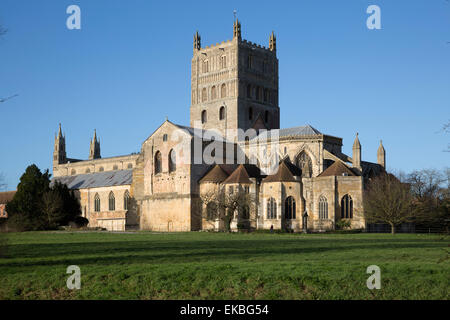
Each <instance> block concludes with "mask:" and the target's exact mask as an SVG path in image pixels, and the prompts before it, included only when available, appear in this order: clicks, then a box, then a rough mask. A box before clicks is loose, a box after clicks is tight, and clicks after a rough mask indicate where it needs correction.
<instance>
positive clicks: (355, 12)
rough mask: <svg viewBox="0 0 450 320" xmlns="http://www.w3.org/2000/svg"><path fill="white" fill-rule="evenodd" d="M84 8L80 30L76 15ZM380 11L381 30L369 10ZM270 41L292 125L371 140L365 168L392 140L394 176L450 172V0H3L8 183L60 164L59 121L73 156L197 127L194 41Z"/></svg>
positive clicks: (1, 115)
mask: <svg viewBox="0 0 450 320" xmlns="http://www.w3.org/2000/svg"><path fill="white" fill-rule="evenodd" d="M71 4H77V5H79V6H80V8H81V17H82V22H81V30H68V29H67V28H66V19H67V17H68V14H66V8H67V7H68V6H69V5H71ZM371 4H375V5H378V6H379V7H380V8H381V24H382V29H381V30H368V29H367V27H366V19H367V17H368V16H369V15H368V14H367V13H366V9H367V7H368V6H369V5H371ZM234 9H236V10H237V11H238V17H239V20H240V21H241V22H242V35H243V38H245V39H248V40H250V41H252V42H257V43H260V44H262V45H265V46H267V45H268V41H269V34H270V32H271V31H272V30H274V31H275V33H276V35H277V49H278V58H279V67H280V70H279V75H280V101H279V102H280V108H281V126H282V127H292V126H298V125H303V124H311V125H312V126H313V127H315V128H317V129H318V130H320V131H321V132H323V133H326V134H330V135H334V136H339V137H342V138H343V139H344V146H343V151H344V152H345V153H347V154H351V147H352V144H353V140H354V136H355V133H356V132H359V136H360V141H361V144H362V156H363V159H364V160H367V161H376V151H377V147H378V144H379V140H380V139H383V144H384V146H385V149H386V152H387V165H388V168H389V169H393V170H403V171H406V172H408V171H411V170H413V169H420V168H443V167H445V166H448V165H449V157H450V153H448V152H447V153H446V152H443V150H444V149H445V148H446V146H447V144H448V140H449V136H448V135H445V134H444V133H443V132H442V131H441V128H442V126H443V124H444V123H445V122H447V121H448V120H449V119H450V44H448V43H447V42H450V1H447V0H417V1H401V0H396V1H392V0H390V1H381V0H371V1H364V0H347V1H333V0H329V1H322V0H321V1H318V0H310V1H281V0H280V1H265V0H258V1H144V0H131V1H125V0H122V1H117V0H95V1H93V0H84V1H76V0H71V1H65V0H54V1H52V0H46V1H44V0H41V1H25V0H2V1H1V2H0V22H1V23H2V24H4V25H5V27H7V28H8V30H9V32H8V33H7V34H6V36H4V37H3V38H2V39H0V97H3V98H4V97H7V96H10V95H13V94H16V93H17V94H19V96H18V97H16V98H14V99H11V100H8V101H7V102H4V103H0V119H1V121H0V128H1V135H0V150H1V151H0V172H2V173H3V174H4V176H5V178H6V182H7V184H8V189H9V190H12V189H15V188H16V185H17V183H18V181H19V178H20V175H21V174H22V173H23V171H24V170H25V168H26V167H27V166H28V165H29V164H32V163H35V164H37V165H38V166H39V167H40V168H41V169H46V168H50V169H51V160H52V150H53V142H54V135H55V133H56V131H57V127H58V123H60V122H61V123H62V126H63V130H64V131H65V134H66V143H67V145H66V149H67V152H68V156H69V157H73V158H83V159H84V158H87V157H88V152H89V140H90V138H91V137H92V135H93V131H94V129H97V133H98V135H99V136H100V138H101V148H102V156H103V157H108V156H114V155H123V154H129V153H132V152H138V151H139V150H140V147H141V143H142V142H143V141H144V140H145V138H146V137H148V136H149V135H150V134H151V133H152V132H153V131H154V130H155V129H156V128H157V127H158V126H159V125H160V124H161V123H162V122H163V121H164V119H165V117H166V116H167V117H168V118H169V120H171V121H173V122H175V123H180V124H186V125H188V124H189V104H190V98H189V93H190V59H191V56H192V36H193V34H194V32H195V31H196V30H198V31H199V32H200V34H201V36H202V46H205V45H209V44H215V43H217V42H221V41H223V40H227V39H230V38H231V37H232V23H233V10H234Z"/></svg>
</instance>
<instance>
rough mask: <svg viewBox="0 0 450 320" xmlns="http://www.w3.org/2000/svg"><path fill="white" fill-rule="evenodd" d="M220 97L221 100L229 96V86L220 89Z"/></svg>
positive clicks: (223, 85)
mask: <svg viewBox="0 0 450 320" xmlns="http://www.w3.org/2000/svg"><path fill="white" fill-rule="evenodd" d="M220 96H221V98H226V96H227V85H226V84H225V83H224V84H222V86H221V87H220Z"/></svg>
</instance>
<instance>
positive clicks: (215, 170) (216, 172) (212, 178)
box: [199, 164, 229, 183]
mask: <svg viewBox="0 0 450 320" xmlns="http://www.w3.org/2000/svg"><path fill="white" fill-rule="evenodd" d="M228 176H229V174H228V173H227V172H226V171H225V170H224V169H222V167H221V166H220V165H218V164H216V165H215V166H214V167H212V169H211V170H209V171H208V172H207V173H206V174H205V175H204V176H203V178H201V179H200V181H199V183H203V182H213V183H221V182H223V181H224V180H225V179H226V178H228Z"/></svg>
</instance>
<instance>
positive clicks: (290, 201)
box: [53, 20, 386, 232]
mask: <svg viewBox="0 0 450 320" xmlns="http://www.w3.org/2000/svg"><path fill="white" fill-rule="evenodd" d="M278 100H279V97H278V59H277V42H276V37H275V34H274V33H272V34H271V35H270V37H269V46H268V47H265V46H261V45H258V44H255V43H252V42H250V41H247V40H244V39H242V36H241V24H240V22H239V21H238V20H235V22H234V25H233V38H232V39H231V40H228V41H224V42H221V43H217V44H215V45H211V46H206V47H202V46H201V37H200V35H199V34H198V32H197V33H196V34H195V35H194V44H193V56H192V62H191V106H190V124H189V126H184V125H180V124H175V123H173V122H171V121H169V120H166V121H164V122H163V123H162V124H161V125H160V126H159V127H158V128H157V129H156V130H155V131H154V132H153V133H152V134H151V135H150V136H149V137H148V138H147V139H146V140H145V141H144V143H143V144H142V146H141V150H140V152H139V153H136V154H130V155H125V156H118V157H109V158H102V157H101V151H100V140H99V139H98V137H97V133H96V132H94V136H93V139H92V140H91V143H90V152H89V158H88V159H87V160H80V159H73V158H69V157H67V153H66V143H65V135H64V134H63V132H62V128H61V125H60V127H59V131H58V133H57V135H56V136H55V146H54V151H53V177H54V179H55V180H56V181H60V182H62V183H64V184H66V185H67V186H68V187H69V188H70V189H72V190H74V191H75V192H76V194H77V196H78V197H79V200H80V204H81V208H82V215H83V216H84V217H86V218H87V219H88V220H89V226H90V227H102V228H105V229H107V230H113V231H119V230H131V229H134V230H136V229H139V230H153V231H166V232H172V231H199V230H207V229H208V230H210V229H214V230H220V229H222V228H223V223H222V221H219V219H216V218H211V217H210V216H209V215H208V214H205V212H207V211H208V206H207V204H205V201H204V200H203V198H202V195H203V194H205V193H208V192H211V190H223V192H227V193H233V192H245V193H248V194H250V195H251V197H252V199H253V200H252V201H253V202H254V203H253V205H252V206H251V209H250V210H249V211H250V212H248V214H246V215H239V214H238V213H236V214H235V215H234V218H233V220H232V221H231V227H232V229H237V228H238V226H239V225H240V224H241V225H242V221H241V220H246V221H244V222H248V225H249V226H250V227H251V228H252V229H271V228H273V229H289V230H293V231H297V232H298V231H324V230H332V229H335V228H336V225H337V224H338V223H339V221H346V222H347V223H348V224H350V226H351V228H365V226H366V223H365V221H364V214H363V210H364V208H363V203H362V196H363V190H364V187H365V184H366V183H367V181H368V180H369V179H371V178H372V177H374V176H376V175H378V174H380V173H382V172H384V169H385V167H386V160H385V157H386V155H385V150H384V148H383V145H382V144H381V142H380V146H379V148H378V150H377V163H370V162H366V161H363V160H362V159H361V149H362V147H361V143H360V141H359V137H358V134H356V137H355V140H354V143H353V152H352V154H351V155H346V154H343V153H342V138H339V137H334V136H330V135H327V134H325V133H323V132H321V131H319V130H318V129H316V128H313V127H311V126H310V125H301V126H298V127H293V128H284V129H280V108H279V104H278ZM374 152H375V150H374ZM205 155H206V156H205ZM211 159H212V160H211ZM208 217H210V218H208Z"/></svg>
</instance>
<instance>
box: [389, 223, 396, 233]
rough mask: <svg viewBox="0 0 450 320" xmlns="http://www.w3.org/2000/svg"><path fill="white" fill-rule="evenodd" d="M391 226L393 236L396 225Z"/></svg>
mask: <svg viewBox="0 0 450 320" xmlns="http://www.w3.org/2000/svg"><path fill="white" fill-rule="evenodd" d="M390 225H391V234H395V225H394V224H393V223H390Z"/></svg>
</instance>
